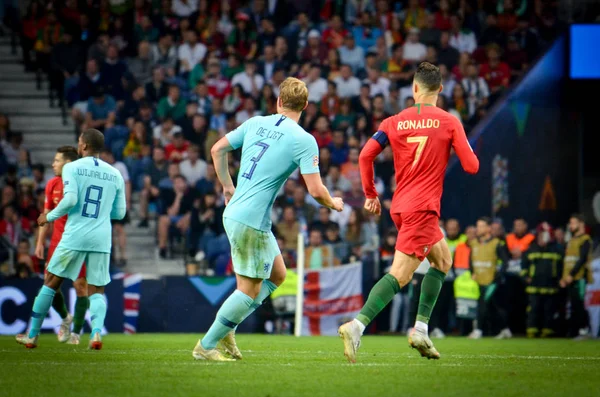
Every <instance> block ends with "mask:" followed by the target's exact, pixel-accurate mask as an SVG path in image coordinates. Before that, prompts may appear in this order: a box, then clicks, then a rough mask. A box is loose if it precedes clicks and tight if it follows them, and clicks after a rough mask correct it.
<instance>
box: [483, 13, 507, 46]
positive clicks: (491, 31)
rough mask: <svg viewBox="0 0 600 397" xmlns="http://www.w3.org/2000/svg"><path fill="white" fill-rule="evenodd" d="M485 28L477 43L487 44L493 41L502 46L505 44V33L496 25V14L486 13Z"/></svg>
mask: <svg viewBox="0 0 600 397" xmlns="http://www.w3.org/2000/svg"><path fill="white" fill-rule="evenodd" d="M485 25H486V26H485V28H484V29H483V32H481V35H480V36H479V45H480V46H483V47H485V46H487V45H489V44H492V43H495V44H498V45H499V46H501V47H503V46H504V44H506V34H505V33H504V32H503V31H502V29H500V28H499V27H498V17H497V15H496V14H488V15H487V16H486V17H485Z"/></svg>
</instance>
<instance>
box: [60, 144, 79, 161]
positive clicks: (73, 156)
mask: <svg viewBox="0 0 600 397" xmlns="http://www.w3.org/2000/svg"><path fill="white" fill-rule="evenodd" d="M56 153H60V154H62V156H63V158H64V159H65V160H69V161H75V160H77V159H78V158H79V154H78V153H77V149H76V148H74V147H73V146H61V147H59V148H58V149H56Z"/></svg>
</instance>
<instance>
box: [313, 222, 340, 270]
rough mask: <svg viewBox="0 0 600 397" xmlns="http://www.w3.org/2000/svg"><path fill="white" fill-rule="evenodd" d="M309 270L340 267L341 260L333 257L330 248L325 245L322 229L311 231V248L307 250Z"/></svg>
mask: <svg viewBox="0 0 600 397" xmlns="http://www.w3.org/2000/svg"><path fill="white" fill-rule="evenodd" d="M305 255H306V261H307V263H308V268H309V269H311V270H318V269H323V268H325V267H332V266H339V264H340V262H339V259H338V258H336V257H335V256H334V255H333V250H332V249H331V247H330V246H327V245H324V244H323V232H322V231H321V230H320V229H311V231H310V236H309V246H308V247H306V250H305Z"/></svg>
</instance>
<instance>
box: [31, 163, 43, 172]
mask: <svg viewBox="0 0 600 397" xmlns="http://www.w3.org/2000/svg"><path fill="white" fill-rule="evenodd" d="M31 169H32V170H33V171H36V170H37V171H39V172H40V173H42V174H43V173H44V171H46V167H45V166H44V164H42V163H36V164H34V165H32V166H31Z"/></svg>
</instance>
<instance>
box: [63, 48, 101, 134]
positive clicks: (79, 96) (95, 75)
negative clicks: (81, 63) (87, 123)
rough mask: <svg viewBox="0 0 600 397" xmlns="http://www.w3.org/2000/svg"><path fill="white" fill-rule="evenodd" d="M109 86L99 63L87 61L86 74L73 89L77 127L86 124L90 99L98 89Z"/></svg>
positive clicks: (73, 111) (73, 116)
mask: <svg viewBox="0 0 600 397" xmlns="http://www.w3.org/2000/svg"><path fill="white" fill-rule="evenodd" d="M106 85H107V82H106V79H105V78H104V76H103V75H102V74H101V73H100V69H99V67H98V61H96V60H95V59H90V60H88V61H87V63H86V66H85V73H84V74H83V75H82V76H80V77H79V82H78V83H77V85H76V86H75V88H74V89H73V91H74V92H75V95H74V100H72V101H70V102H75V104H74V105H73V108H72V110H71V117H72V118H73V121H74V122H75V125H77V126H79V125H81V123H83V122H84V118H85V115H86V113H87V105H88V99H89V98H91V97H92V94H93V92H94V91H95V89H96V87H103V88H104V87H105V86H106Z"/></svg>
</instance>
